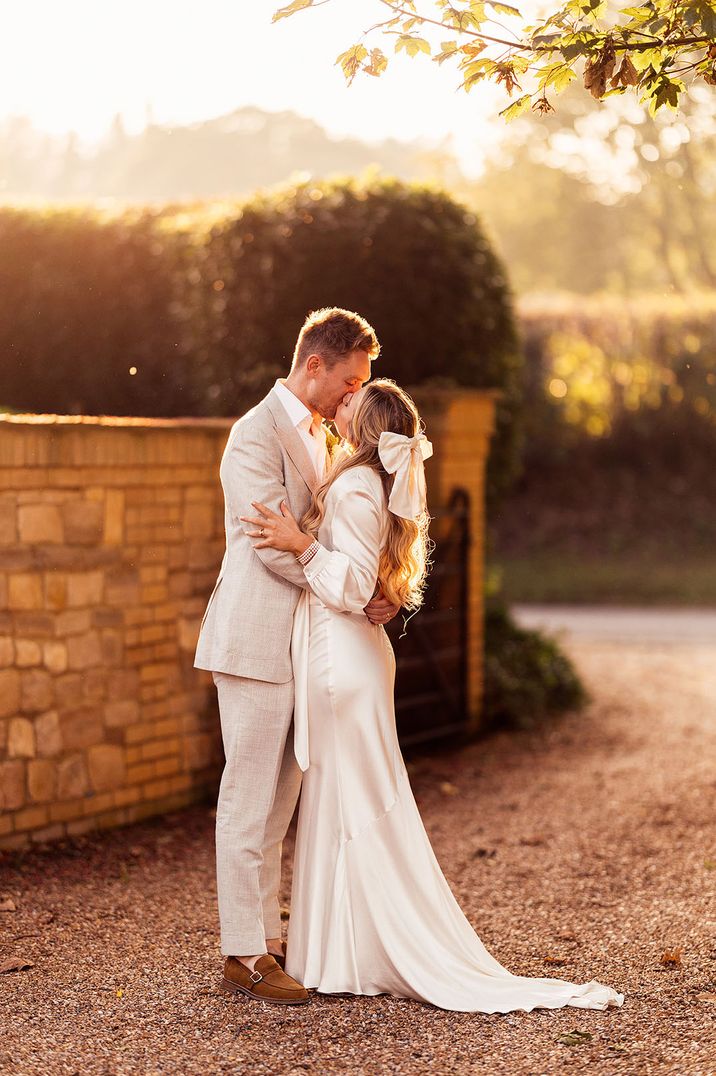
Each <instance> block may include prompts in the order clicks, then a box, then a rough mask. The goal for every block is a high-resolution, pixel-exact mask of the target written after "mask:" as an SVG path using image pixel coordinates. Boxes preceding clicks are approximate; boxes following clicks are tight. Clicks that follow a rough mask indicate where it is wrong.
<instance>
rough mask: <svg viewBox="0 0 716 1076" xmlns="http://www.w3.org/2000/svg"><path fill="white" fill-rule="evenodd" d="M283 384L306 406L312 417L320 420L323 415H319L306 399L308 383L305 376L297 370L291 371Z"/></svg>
mask: <svg viewBox="0 0 716 1076" xmlns="http://www.w3.org/2000/svg"><path fill="white" fill-rule="evenodd" d="M285 385H286V388H287V389H290V390H291V392H292V393H293V395H294V396H295V397H296V398H297V399H298V400H300V401H301V403H302V404H303V406H304V407H307V408H308V410H309V411H310V412H311V414H312V415H313V417H314V419H316V421H318V422H320V421H321V419H322V417H323V416H322V415H319V413H318V411H316V410H315V408H313V407H312V406H311V404H310V403H309V401H308V385H307V383H306V378H305V377H304V376H303V375H302V374H300V373H298V372H296V373H291V374H289V375H288V377H287V378H286V380H285Z"/></svg>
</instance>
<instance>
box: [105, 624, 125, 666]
mask: <svg viewBox="0 0 716 1076" xmlns="http://www.w3.org/2000/svg"><path fill="white" fill-rule="evenodd" d="M101 645H102V660H103V661H104V664H105V665H119V664H120V663H121V661H122V654H123V650H124V633H123V632H121V631H113V630H112V629H111V628H105V629H104V630H103V631H102V634H101Z"/></svg>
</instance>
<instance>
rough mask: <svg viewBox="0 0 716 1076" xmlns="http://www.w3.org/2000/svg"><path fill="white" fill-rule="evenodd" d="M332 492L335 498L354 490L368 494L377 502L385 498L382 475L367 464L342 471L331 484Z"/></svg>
mask: <svg viewBox="0 0 716 1076" xmlns="http://www.w3.org/2000/svg"><path fill="white" fill-rule="evenodd" d="M331 490H332V491H333V494H334V496H335V497H339V496H341V495H342V494H344V493H348V492H349V491H354V490H359V491H362V492H368V493H370V494H371V495H372V496H373V497H375V498H376V499H377V500H382V497H383V483H382V482H381V480H380V475H379V474H378V472H377V471H376V470H374V468H373V467H369V466H368V465H367V464H360V465H359V466H358V467H348V468H347V469H346V470H345V471H341V473H340V474H339V475H337V476H336V478H335V479H334V481H333V482H332V483H331Z"/></svg>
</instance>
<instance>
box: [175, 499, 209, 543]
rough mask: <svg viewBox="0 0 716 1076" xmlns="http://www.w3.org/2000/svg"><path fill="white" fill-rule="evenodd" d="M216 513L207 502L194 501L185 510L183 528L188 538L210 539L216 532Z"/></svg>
mask: <svg viewBox="0 0 716 1076" xmlns="http://www.w3.org/2000/svg"><path fill="white" fill-rule="evenodd" d="M215 518H216V511H215V509H214V505H213V504H212V503H211V502H207V501H192V502H191V503H190V504H187V505H186V507H185V508H184V519H183V527H184V534H185V536H186V537H187V538H210V537H211V535H212V533H213V531H214V521H215Z"/></svg>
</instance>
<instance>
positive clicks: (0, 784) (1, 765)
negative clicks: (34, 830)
mask: <svg viewBox="0 0 716 1076" xmlns="http://www.w3.org/2000/svg"><path fill="white" fill-rule="evenodd" d="M25 766H26V763H25V762H22V761H21V760H20V759H14V760H12V761H10V762H0V808H2V810H3V811H16V810H17V809H18V807H22V806H23V805H24V803H25Z"/></svg>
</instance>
